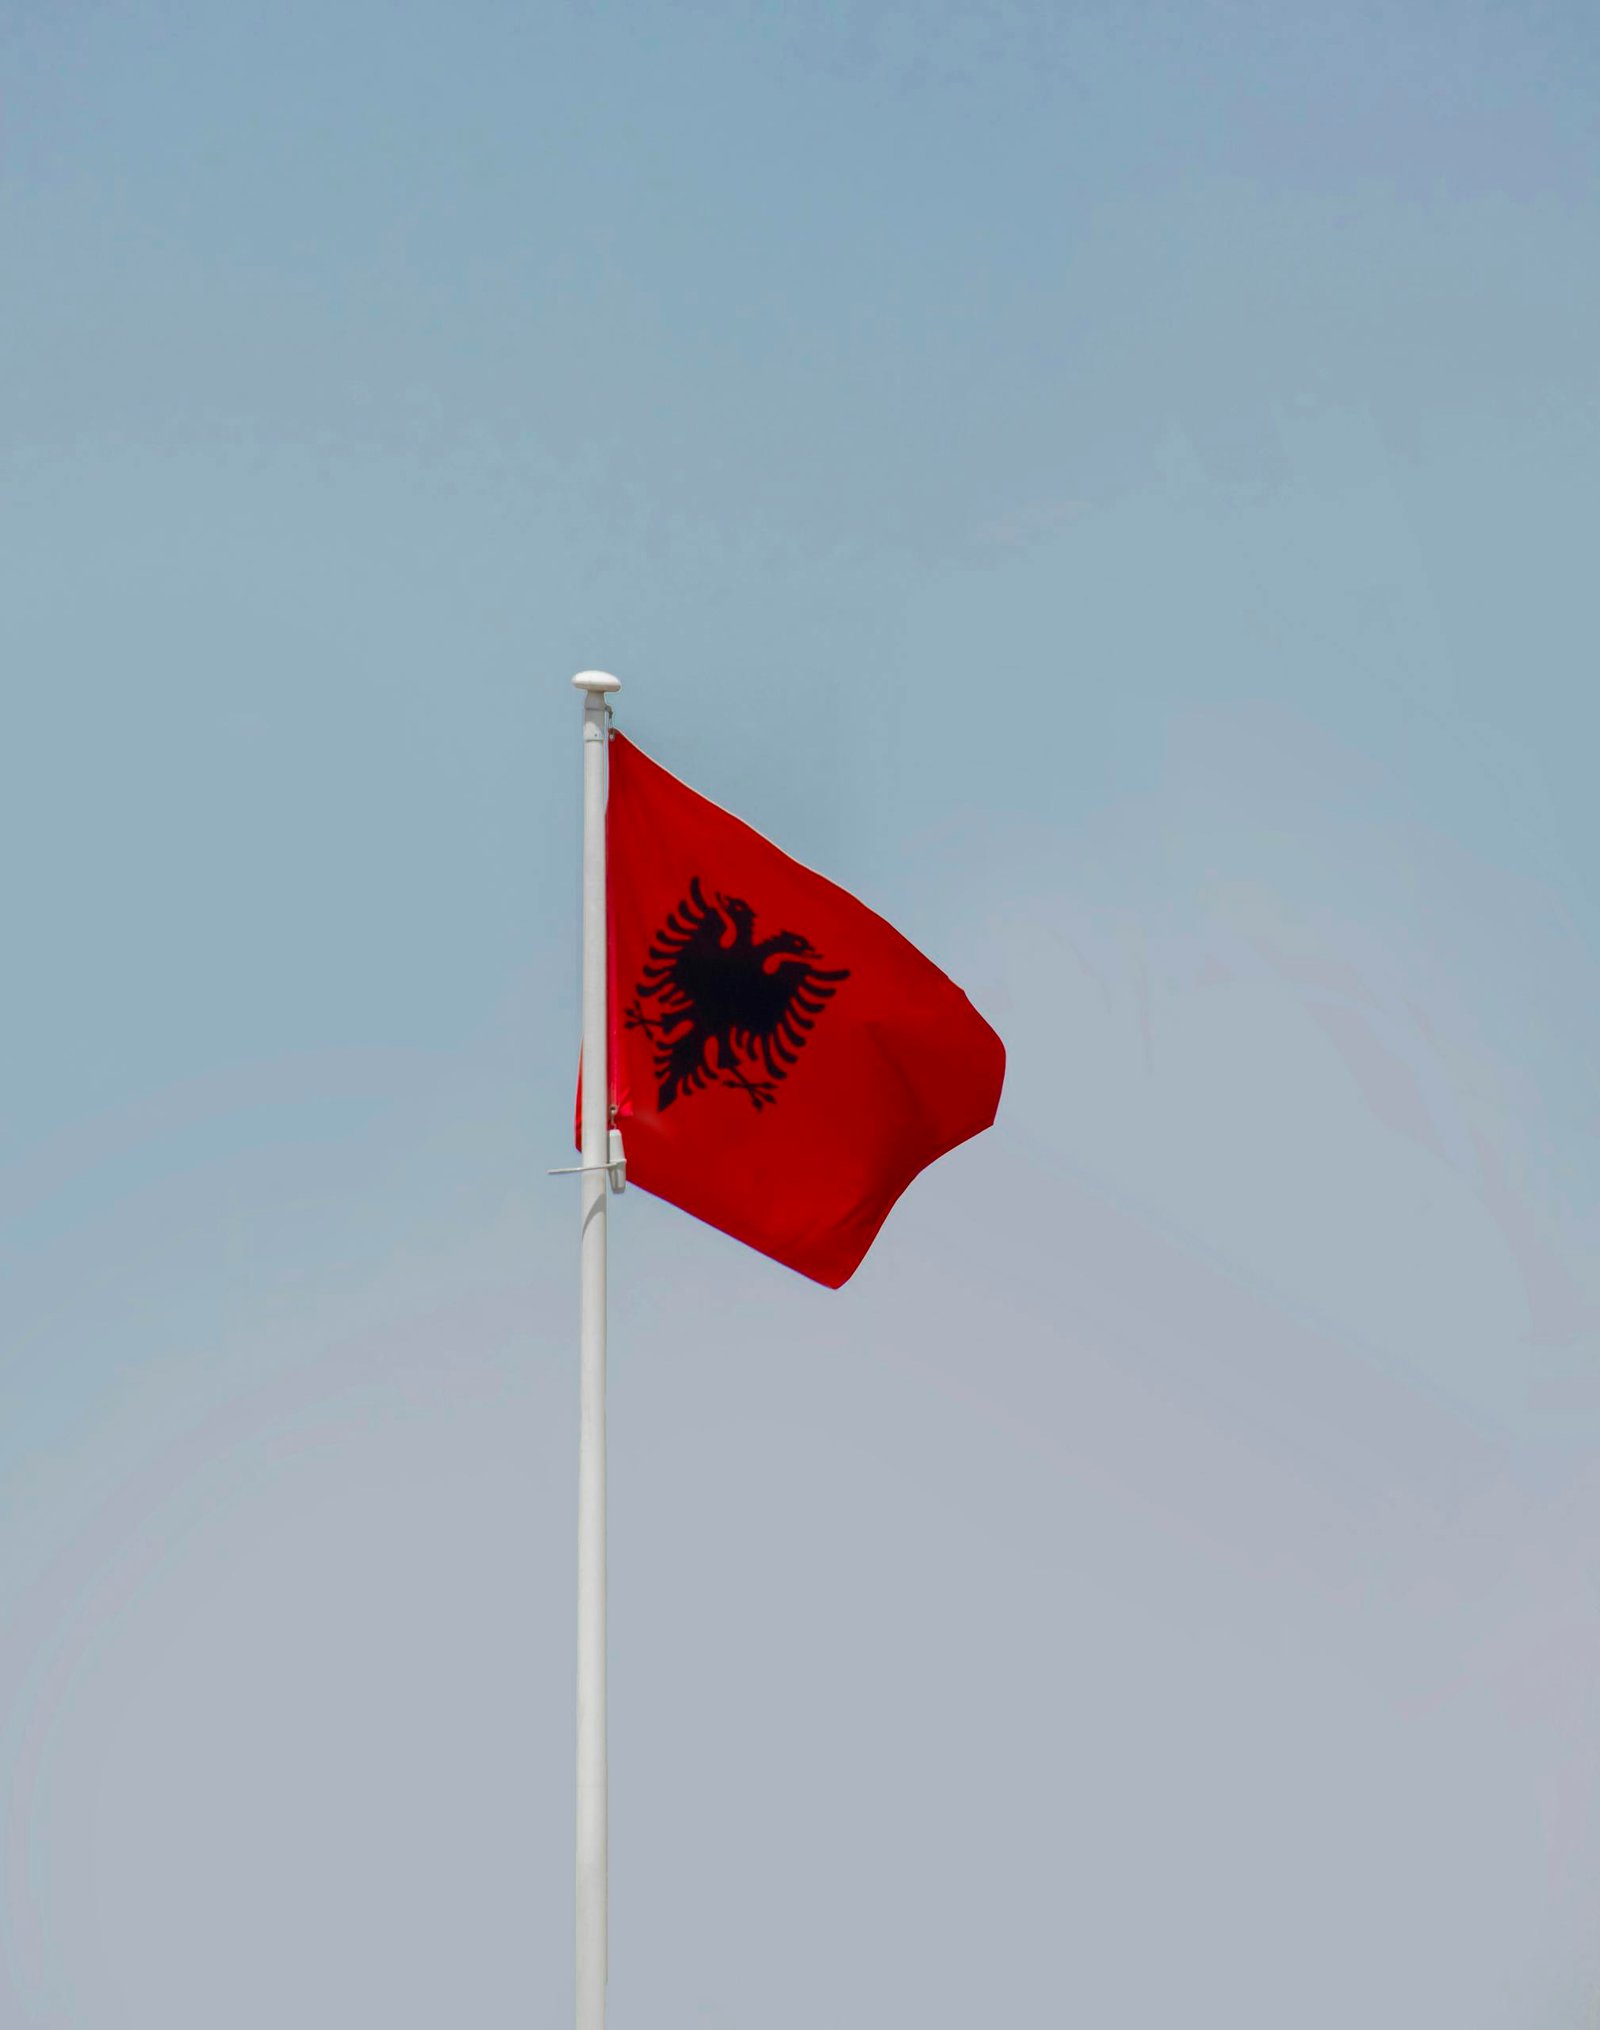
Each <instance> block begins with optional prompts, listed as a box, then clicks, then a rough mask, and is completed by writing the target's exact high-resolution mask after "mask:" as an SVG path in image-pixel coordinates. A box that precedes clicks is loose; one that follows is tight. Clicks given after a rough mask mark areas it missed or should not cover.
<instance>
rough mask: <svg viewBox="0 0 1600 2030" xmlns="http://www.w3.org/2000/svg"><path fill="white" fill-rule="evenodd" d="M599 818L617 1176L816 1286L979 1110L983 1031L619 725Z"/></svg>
mask: <svg viewBox="0 0 1600 2030" xmlns="http://www.w3.org/2000/svg"><path fill="white" fill-rule="evenodd" d="M606 836H607V887H608V936H609V946H610V952H609V959H610V964H609V972H610V1057H611V1077H610V1083H611V1102H612V1106H613V1108H614V1119H615V1120H616V1122H617V1123H618V1125H620V1126H621V1128H622V1130H623V1141H624V1145H625V1148H626V1152H627V1164H628V1180H629V1182H630V1183H634V1184H637V1185H639V1186H640V1187H641V1188H642V1189H643V1190H645V1191H649V1192H652V1193H654V1194H655V1195H656V1196H657V1197H660V1198H664V1199H667V1200H668V1201H670V1202H671V1203H672V1204H674V1205H676V1206H679V1207H681V1209H682V1210H683V1211H685V1212H688V1213H691V1214H693V1215H694V1216H695V1217H696V1218H697V1219H702V1220H705V1221H707V1222H708V1223H709V1224H710V1225H712V1226H715V1227H719V1228H721V1229H722V1231H723V1232H724V1233H728V1234H731V1235H732V1236H733V1237H734V1238H735V1239H737V1240H741V1241H744V1242H745V1243H747V1245H749V1246H750V1247H753V1248H757V1249H759V1250H760V1251H761V1252H762V1253H763V1254H767V1255H770V1256H772V1257H773V1258H774V1259H775V1260H777V1261H780V1262H783V1263H785V1264H786V1265H787V1266H788V1267H789V1268H791V1269H795V1270H798V1271H799V1273H800V1274H801V1275H804V1276H810V1277H812V1278H813V1279H814V1280H815V1281H817V1282H819V1283H824V1284H827V1285H828V1286H829V1287H830V1288H837V1287H838V1286H839V1285H840V1284H841V1283H843V1282H845V1281H846V1280H847V1279H848V1278H849V1277H850V1276H851V1274H852V1273H853V1272H854V1271H855V1269H856V1268H857V1267H858V1266H859V1264H860V1262H861V1259H862V1257H863V1256H864V1255H865V1254H866V1252H867V1249H868V1248H869V1247H870V1246H871V1244H872V1242H873V1239H874V1238H875V1236H876V1235H877V1232H878V1230H879V1228H880V1227H881V1226H882V1225H883V1222H884V1220H885V1219H886V1218H887V1217H888V1215H889V1212H890V1210H891V1208H892V1207H893V1205H894V1203H895V1201H896V1200H897V1199H898V1198H899V1197H900V1195H901V1193H902V1192H903V1191H904V1190H905V1189H906V1187H907V1185H909V1184H910V1183H911V1181H912V1179H913V1178H915V1177H916V1176H917V1174H918V1173H919V1172H920V1171H921V1170H923V1169H925V1168H926V1167H927V1165H928V1164H930V1163H932V1162H933V1161H935V1159H936V1158H938V1157H939V1156H942V1155H944V1154H945V1152H946V1151H947V1150H950V1149H953V1148H955V1147H956V1146H957V1144H958V1143H961V1142H964V1141H966V1140H967V1139H968V1138H969V1137H971V1136H973V1135H976V1134H978V1133H980V1132H981V1131H982V1130H983V1129H984V1128H987V1127H988V1126H989V1125H990V1123H991V1122H992V1121H993V1119H994V1117H995V1111H996V1108H997V1107H998V1105H999V1100H1000V1088H1001V1083H1002V1081H1003V1078H1004V1074H1005V1050H1004V1046H1003V1045H1002V1044H1001V1041H1000V1039H999V1037H998V1036H997V1035H996V1034H995V1032H994V1031H993V1030H992V1029H991V1028H990V1027H989V1025H988V1023H987V1022H985V1021H984V1019H983V1017H982V1016H981V1015H979V1014H978V1012H977V1010H976V1009H975V1008H974V1007H973V1006H972V1004H971V1002H970V1001H969V1000H968V999H967V997H966V995H965V994H964V993H963V992H962V991H961V989H960V988H959V987H958V986H956V984H955V983H954V981H952V980H950V979H948V978H947V977H946V975H945V974H944V973H942V972H941V971H940V970H939V968H938V967H937V966H936V965H934V964H933V962H932V961H931V960H930V959H927V958H925V957H924V956H923V955H922V953H921V952H919V951H918V950H917V949H916V947H915V946H914V945H912V944H911V943H909V942H908V941H907V939H905V938H904V937H902V936H901V934H900V933H899V932H898V931H897V930H895V929H894V928H893V926H892V925H890V924H888V923H886V922H885V921H884V919H883V918H882V917H881V916H878V915H877V914H875V913H874V911H872V910H870V909H868V908H867V907H866V905H865V904H864V903H861V902H858V901H857V900H856V898H855V897H854V896H853V895H850V894H848V893H847V892H846V891H845V890H844V889H842V888H840V887H838V886H837V885H836V884H835V883H833V882H832V881H829V880H827V879H826V878H825V877H824V876H822V875H820V874H816V873H813V872H812V871H811V869H810V868H808V867H803V866H801V865H800V863H799V862H798V861H796V860H793V859H791V858H790V857H789V855H788V854H786V853H784V852H782V851H780V850H779V848H778V847H776V846H774V845H773V844H772V843H771V841H770V840H768V839H765V838H763V837H762V836H761V834H760V833H759V832H756V831H754V830H752V829H751V827H750V826H749V825H746V824H744V823H743V822H742V821H741V820H740V819H738V818H736V817H733V816H732V815H731V814H730V813H729V812H727V811H724V810H722V809H720V808H719V807H718V806H717V805H716V804H713V803H711V802H709V801H708V800H707V799H706V798H705V797H702V796H700V795H698V794H697V793H696V792H695V791H694V790H692V789H690V788H688V787H687V785H686V784H684V783H682V782H680V781H678V779H677V778H676V777H675V776H673V775H670V774H669V773H668V772H667V771H666V770H665V769H664V768H662V767H660V766H659V765H658V764H657V763H656V762H654V761H652V760H651V759H650V758H649V757H648V756H647V755H646V754H644V753H643V752H641V750H640V749H639V748H637V747H635V746H634V745H633V743H632V742H631V741H629V740H628V739H627V738H626V737H625V736H623V735H622V734H620V733H614V734H613V735H612V738H611V746H610V795H609V801H608V805H607V815H606Z"/></svg>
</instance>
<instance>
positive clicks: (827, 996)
mask: <svg viewBox="0 0 1600 2030" xmlns="http://www.w3.org/2000/svg"><path fill="white" fill-rule="evenodd" d="M849 977H850V975H849V973H848V972H846V971H841V972H824V971H823V970H822V969H821V967H819V966H814V965H812V963H811V962H810V960H809V959H801V958H789V959H781V960H780V961H779V962H778V964H777V965H775V966H774V967H773V969H772V970H771V972H767V971H766V970H765V969H762V970H760V971H758V972H757V973H756V975H755V977H754V978H753V979H752V981H751V982H750V987H749V991H748V993H747V995H746V997H745V1004H744V1007H743V1008H742V1009H741V1010H740V1015H741V1021H740V1023H739V1026H738V1027H737V1028H736V1029H735V1031H734V1041H735V1042H736V1043H738V1044H739V1045H740V1046H741V1047H742V1048H743V1049H745V1050H747V1051H750V1052H751V1053H752V1054H754V1053H757V1052H759V1053H760V1057H761V1061H762V1063H763V1064H764V1065H765V1066H766V1068H767V1075H768V1077H769V1078H783V1077H785V1076H786V1075H787V1073H788V1070H789V1067H790V1065H791V1064H793V1063H794V1061H795V1059H796V1058H797V1057H798V1056H799V1055H800V1052H801V1050H802V1049H803V1048H804V1045H805V1041H806V1038H807V1037H808V1036H809V1035H810V1033H811V1031H812V1030H813V1029H814V1028H815V1027H816V1022H817V1017H818V1015H819V1014H821V1012H822V1010H823V1009H824V1008H825V1007H826V1006H827V1004H828V1002H830V1001H831V1000H832V999H833V997H834V995H835V994H836V993H837V992H838V983H839V981H840V980H847V979H849Z"/></svg>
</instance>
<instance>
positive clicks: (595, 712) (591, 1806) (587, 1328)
mask: <svg viewBox="0 0 1600 2030" xmlns="http://www.w3.org/2000/svg"><path fill="white" fill-rule="evenodd" d="M572 682H573V685H574V687H575V688H576V689H577V690H579V691H581V692H582V693H583V975H582V977H583V1117H582V1122H581V1147H582V1156H581V1162H582V1165H583V1168H582V1170H581V1173H580V1175H579V1178H578V1195H579V1199H580V1202H581V1205H582V1218H581V1224H580V1226H579V1241H578V1343H579V1362H580V1383H579V1412H578V1826H577V1835H578V1837H577V2030H605V2020H606V1956H607V1952H606V1919H607V1907H606V1906H607V1854H606V1833H607V1825H606V1820H607V1800H606V1187H607V1181H608V1179H607V1172H606V1169H605V1165H606V1162H607V1159H608V1157H609V1154H610V1136H609V1129H610V1125H611V1124H610V1119H609V1108H608V1105H607V1098H608V1095H609V1092H610V1086H609V1082H608V1079H607V1070H606V1042H607V1036H606V721H607V716H608V714H607V706H606V697H607V694H608V693H609V692H612V691H617V690H620V689H621V688H622V687H621V685H620V684H619V683H618V681H617V679H616V678H615V677H611V676H607V675H606V674H605V672H604V671H603V670H584V671H582V672H580V674H579V675H577V676H575V677H574V678H573V680H572Z"/></svg>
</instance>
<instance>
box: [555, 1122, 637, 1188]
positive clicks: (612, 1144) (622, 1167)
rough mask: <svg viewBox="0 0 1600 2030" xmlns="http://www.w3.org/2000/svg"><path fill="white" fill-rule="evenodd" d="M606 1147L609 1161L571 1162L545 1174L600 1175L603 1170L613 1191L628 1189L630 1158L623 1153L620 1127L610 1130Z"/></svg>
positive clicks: (561, 1175) (556, 1175)
mask: <svg viewBox="0 0 1600 2030" xmlns="http://www.w3.org/2000/svg"><path fill="white" fill-rule="evenodd" d="M606 1147H607V1149H608V1150H609V1152H610V1157H611V1160H610V1162H608V1163H569V1164H567V1165H566V1166H565V1167H564V1168H562V1169H560V1170H547V1171H546V1172H545V1173H544V1174H545V1176H546V1177H598V1176H599V1175H600V1174H601V1172H602V1171H603V1172H604V1173H605V1175H606V1176H607V1177H609V1178H610V1179H611V1189H612V1190H613V1191H626V1190H627V1188H628V1159H627V1157H626V1156H625V1155H624V1154H623V1149H622V1130H621V1129H620V1128H612V1129H611V1130H610V1131H609V1134H608V1137H607V1142H606Z"/></svg>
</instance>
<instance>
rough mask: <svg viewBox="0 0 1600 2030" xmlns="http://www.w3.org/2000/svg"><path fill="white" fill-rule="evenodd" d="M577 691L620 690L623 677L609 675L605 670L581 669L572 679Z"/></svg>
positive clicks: (573, 686)
mask: <svg viewBox="0 0 1600 2030" xmlns="http://www.w3.org/2000/svg"><path fill="white" fill-rule="evenodd" d="M572 688H573V689H574V690H575V691H620V690H621V689H622V679H621V678H620V677H613V676H608V675H607V674H606V672H605V671H604V670H579V672H578V674H577V675H576V676H575V677H574V678H573V680H572Z"/></svg>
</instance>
